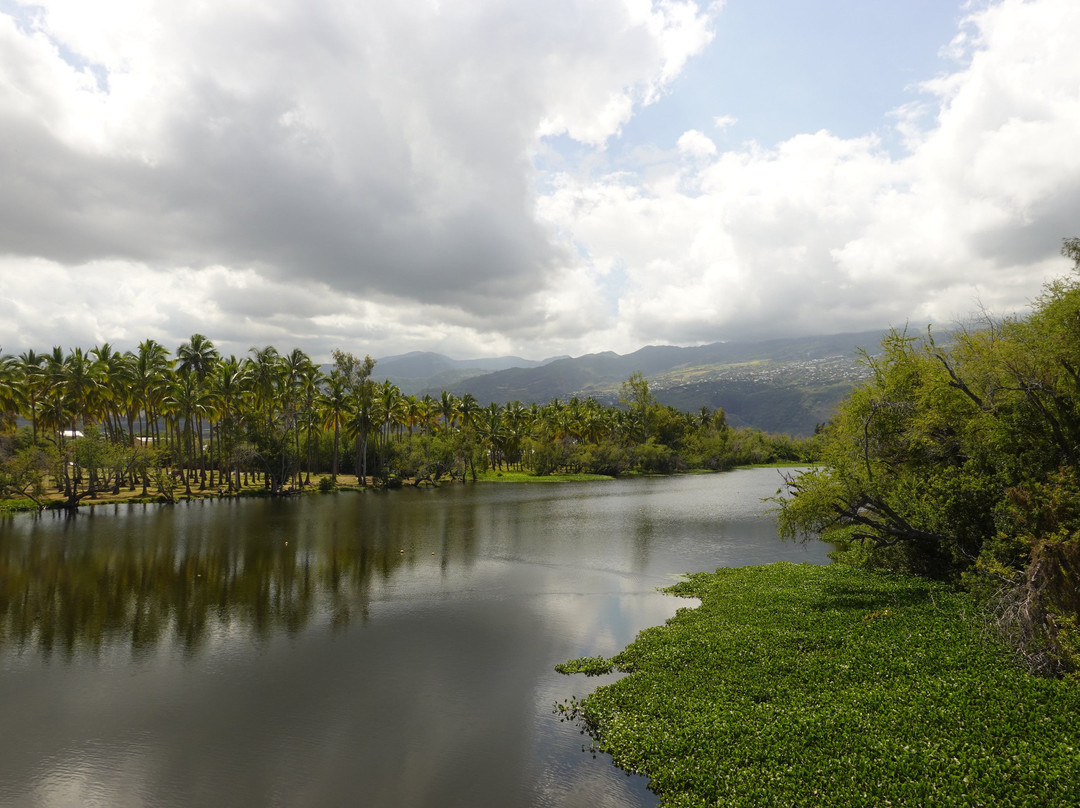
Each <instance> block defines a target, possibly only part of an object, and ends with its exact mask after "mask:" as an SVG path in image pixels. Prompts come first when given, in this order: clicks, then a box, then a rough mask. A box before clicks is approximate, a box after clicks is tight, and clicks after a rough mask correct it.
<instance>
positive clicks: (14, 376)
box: [0, 354, 23, 432]
mask: <svg viewBox="0 0 1080 808" xmlns="http://www.w3.org/2000/svg"><path fill="white" fill-rule="evenodd" d="M19 381H20V379H19V366H18V364H17V363H16V360H15V357H13V356H9V355H8V354H0V432H4V431H6V429H7V424H8V423H9V422H10V423H11V424H14V423H15V415H16V413H18V412H19V411H20V410H21V409H23V407H22V399H23V389H22V386H21V385H20V384H19Z"/></svg>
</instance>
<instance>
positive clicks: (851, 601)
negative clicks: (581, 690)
mask: <svg viewBox="0 0 1080 808" xmlns="http://www.w3.org/2000/svg"><path fill="white" fill-rule="evenodd" d="M668 591H670V592H673V593H674V594H678V595H684V596H687V597H697V598H700V599H701V601H702V602H701V606H700V607H698V608H696V609H680V610H679V612H678V613H677V614H676V616H675V617H674V618H672V619H671V620H670V621H669V622H668V623H667V625H665V626H660V627H656V628H650V629H646V630H645V631H643V632H642V633H641V634H640V635H639V636H638V639H637V640H636V641H635V642H634V643H633V644H631V645H630V646H628V647H627V648H626V649H625V650H624V651H623V652H622V653H620V654H618V655H617V656H615V657H614V658H612V659H611V660H607V661H605V660H599V659H596V658H591V659H583V660H575V661H574V662H571V663H567V665H566V666H560V670H562V671H563V672H568V673H569V672H578V671H579V670H580V672H583V673H601V672H605V671H607V670H610V669H611V668H612V667H615V668H617V669H619V670H623V671H628V672H629V673H630V675H629V676H626V677H625V678H623V679H620V680H619V681H617V682H615V683H614V684H610V685H605V686H603V687H600V688H598V689H597V690H596V691H595V692H594V693H593V694H592V695H590V696H588V697H587V698H586V699H584V700H583V701H582V702H579V703H574V704H571V705H569V706H560V709H561V710H562V711H563V712H564V713H565V714H567V715H569V716H573V717H575V718H578V719H579V720H583V721H584V724H585V726H586V728H587V729H588V730H589V731H590V734H592V736H593V737H594V739H595V746H596V747H597V748H598V749H600V750H602V751H605V752H609V753H611V755H612V756H613V758H614V761H615V763H616V764H617V765H619V766H621V767H622V768H624V769H626V770H628V771H633V772H640V773H644V774H647V775H649V777H650V778H651V781H650V787H651V788H652V789H653V791H655V792H656V793H657V794H658V795H659V796H660V797H661V804H662V805H664V806H706V805H708V806H755V808H758V807H759V806H859V807H860V808H863V807H864V806H931V805H932V806H995V808H1001V807H1002V806H1076V805H1078V804H1080V687H1078V686H1077V685H1076V684H1074V683H1070V682H1067V681H1061V680H1050V679H1038V678H1034V677H1032V676H1030V675H1028V674H1027V673H1026V672H1025V671H1024V670H1022V669H1021V668H1020V667H1019V666H1018V665H1017V664H1016V663H1015V662H1014V660H1013V658H1012V656H1011V655H1010V652H1009V651H1008V650H1007V649H1005V648H1004V647H1003V646H1002V645H1001V644H1000V643H998V642H997V641H996V640H995V639H994V637H993V636H992V635H991V634H990V633H989V632H988V630H987V629H986V628H985V626H984V624H983V622H982V618H981V617H980V614H979V612H978V610H977V609H976V607H974V606H972V605H971V601H970V600H969V599H968V598H967V597H966V596H965V595H962V594H958V593H955V592H952V591H950V590H948V589H946V588H944V587H942V586H940V585H937V584H934V583H930V582H927V581H925V580H921V579H917V578H910V577H900V576H890V575H887V574H883V573H875V572H870V571H866V570H859V569H854V568H850V567H844V566H839V565H833V566H828V567H815V566H809V565H794V564H788V563H780V564H774V565H769V566H765V567H746V568H740V569H720V570H717V571H716V573H713V574H708V573H698V574H695V575H692V576H690V577H689V578H688V580H687V581H685V582H682V583H679V584H677V585H675V586H673V587H671V588H670V589H669V590H668Z"/></svg>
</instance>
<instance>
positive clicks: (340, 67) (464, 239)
mask: <svg viewBox="0 0 1080 808" xmlns="http://www.w3.org/2000/svg"><path fill="white" fill-rule="evenodd" d="M1078 35H1080V3H1077V2H1076V0H1027V1H1026V2H1021V0H997V1H996V2H990V1H988V0H983V1H981V2H973V1H970V0H969V1H965V2H959V1H958V0H723V1H722V2H707V0H698V1H697V2H695V1H694V0H545V1H544V2H539V0H451V1H450V2H447V1H445V0H402V1H401V2H396V3H373V2H355V0H271V1H270V2H267V0H257V1H256V0H215V2H213V3H208V2H200V1H196V0H191V1H190V2H184V3H177V2H175V0H160V1H159V0H96V2H94V3H87V2H85V0H43V2H36V3H30V2H23V0H0V134H2V136H0V350H2V351H3V352H6V353H18V352H21V351H23V350H26V349H28V348H34V349H35V350H38V351H42V350H49V349H51V347H52V346H54V345H59V346H61V347H64V348H66V349H70V348H72V347H75V346H81V347H84V348H90V347H93V346H95V345H101V344H103V343H106V342H108V343H111V344H112V346H113V347H114V348H118V349H120V350H129V349H134V348H135V347H136V346H137V345H138V343H139V342H141V341H142V340H145V339H148V338H152V339H156V340H157V341H158V342H161V343H162V344H163V345H165V346H166V347H168V348H169V349H170V350H175V348H176V346H178V345H179V344H180V343H181V342H183V341H185V340H186V339H187V338H188V337H189V336H190V335H191V334H194V333H201V334H204V335H206V336H208V337H209V338H210V339H211V340H212V341H213V342H214V343H215V345H216V346H217V347H218V349H219V350H220V351H221V352H222V353H224V354H229V353H235V354H236V355H238V356H240V355H244V354H245V353H247V352H248V350H249V349H250V348H252V347H256V346H257V347H261V346H264V345H274V346H276V347H277V348H278V349H279V350H282V351H289V350H292V349H293V348H301V349H303V350H305V351H307V352H308V353H309V354H310V355H311V356H312V357H313V358H315V359H316V360H319V361H324V360H326V359H327V358H328V357H329V355H330V351H331V350H332V349H334V348H340V349H342V350H347V351H352V352H353V353H356V354H359V355H363V354H370V355H372V356H374V357H379V356H388V355H391V354H400V353H405V352H407V351H413V350H431V351H437V352H441V353H445V354H449V355H451V356H454V357H458V358H472V357H479V356H500V355H516V356H522V357H526V358H530V359H540V358H544V357H547V356H554V355H563V354H570V355H574V356H577V355H581V354H584V353H590V352H596V351H604V350H613V351H617V352H619V353H627V352H630V351H633V350H636V349H638V348H640V347H642V346H644V345H650V344H651V345H657V344H669V345H694V344H703V343H710V342H717V341H722V340H723V341H729V340H756V339H762V338H771V337H778V336H800V335H808V334H831V333H840V332H849V331H860V330H867V329H874V328H886V327H889V326H896V327H903V326H905V325H908V326H909V327H912V328H915V329H918V330H920V331H921V330H922V329H923V328H925V327H926V325H927V324H930V323H933V324H934V325H935V327H938V328H947V327H948V326H950V325H951V324H953V323H955V322H957V321H960V320H964V319H966V318H968V317H969V316H970V315H971V314H972V313H974V312H979V311H982V312H990V313H992V314H1009V313H1013V312H1023V311H1024V310H1025V309H1026V308H1027V307H1028V306H1029V305H1030V303H1031V302H1032V301H1033V300H1034V299H1035V298H1036V297H1037V296H1038V295H1039V293H1040V289H1041V287H1042V284H1044V283H1045V282H1046V281H1047V280H1048V279H1050V278H1053V277H1057V276H1061V275H1064V274H1067V273H1068V272H1069V271H1070V264H1069V262H1067V261H1066V260H1065V259H1064V258H1062V257H1061V255H1060V248H1061V242H1062V239H1063V238H1065V237H1070V236H1077V235H1080V59H1078V58H1077V57H1076V47H1075V42H1076V40H1077V37H1078Z"/></svg>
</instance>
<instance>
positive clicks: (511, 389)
mask: <svg viewBox="0 0 1080 808" xmlns="http://www.w3.org/2000/svg"><path fill="white" fill-rule="evenodd" d="M883 334H884V331H863V332H859V333H853V334H832V335H828V336H814V337H800V338H781V339H771V340H764V341H759V342H716V343H712V344H710V345H701V346H697V347H689V348H680V347H675V346H670V345H661V346H655V345H651V346H648V347H645V348H642V349H640V350H638V351H634V352H633V353H630V354H616V353H613V352H610V351H607V352H604V353H595V354H586V355H584V356H579V357H552V358H549V359H544V360H540V361H536V360H528V359H522V358H520V357H513V356H505V357H495V358H487V359H469V360H461V359H451V358H450V357H447V356H443V355H441V354H436V353H423V352H413V353H408V354H402V355H399V356H388V357H383V358H381V359H379V360H378V361H377V363H376V366H375V373H374V374H373V375H374V377H375V378H376V379H379V380H382V379H389V380H390V381H392V382H393V383H394V384H396V385H397V386H398V387H399V388H400V389H401V391H402V392H403V393H406V394H412V395H424V394H430V395H433V396H436V397H437V396H438V395H439V394H440V393H441V392H442V391H443V390H447V391H449V392H451V393H453V394H454V395H456V396H461V395H464V394H465V393H471V394H472V395H473V396H475V397H476V399H477V400H478V401H479V402H480V403H481V405H485V404H487V403H488V402H491V401H494V402H497V403H499V404H506V403H509V402H510V401H515V400H516V401H521V402H523V403H526V404H528V403H532V402H537V403H541V404H543V403H546V402H548V401H551V400H552V399H554V398H558V399H561V400H566V399H569V398H571V397H573V396H578V397H582V398H583V397H586V396H592V397H593V398H595V399H597V400H598V401H601V402H605V403H613V402H615V401H617V400H618V395H619V387H620V385H621V384H622V382H624V381H626V379H628V378H629V377H630V376H631V375H632V374H633V373H641V374H642V375H643V376H645V378H647V379H648V380H649V387H650V389H651V391H652V392H653V394H654V395H655V396H656V399H657V400H658V401H660V402H661V403H662V404H670V405H671V406H674V407H677V408H678V409H680V410H688V411H693V412H696V411H698V410H700V409H701V408H702V407H709V408H710V409H716V408H718V407H719V408H723V410H724V411H725V413H726V414H727V420H728V423H729V424H731V425H732V426H751V427H755V428H758V429H763V430H765V431H767V432H785V433H788V434H791V435H808V434H811V433H812V432H813V431H814V429H815V427H816V426H817V425H818V424H821V423H823V422H825V421H827V420H828V419H829V417H830V416H831V414H832V412H833V409H834V408H835V406H836V404H837V403H838V402H839V401H841V400H842V399H844V398H845V397H846V396H847V395H848V393H849V392H850V391H851V389H852V387H854V385H855V384H857V383H858V382H859V381H860V380H862V379H864V378H866V376H867V375H868V369H867V367H866V366H865V364H863V363H862V362H861V361H860V353H859V352H860V350H865V351H867V352H868V353H870V354H873V353H874V352H876V350H877V347H878V344H879V343H880V341H881V337H882V335H883Z"/></svg>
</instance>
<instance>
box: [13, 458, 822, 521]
mask: <svg viewBox="0 0 1080 808" xmlns="http://www.w3.org/2000/svg"><path fill="white" fill-rule="evenodd" d="M798 465H799V464H790V463H780V464H762V465H758V466H740V467H738V468H794V467H797V466H798ZM801 465H805V464H801ZM731 470H732V471H734V470H735V469H731ZM717 473H718V472H715V471H711V470H709V469H690V470H688V471H684V472H680V474H717ZM666 476H672V475H663V474H643V473H630V474H624V475H623V477H666ZM324 478H325V483H324ZM329 479H330V475H329V474H322V475H312V477H311V484H310V485H306V486H304V487H303V488H298V489H287V490H286V491H285V495H287V496H293V495H300V494H314V493H327V492H329V491H364V490H366V489H369V488H372V487H374V486H375V480H374V479H373V478H371V477H368V478H367V485H366V486H361V485H360V482H359V478H358V477H356V476H355V475H350V474H339V475H338V482H337V485H336V486H335V487H333V488H329V487H324V485H325V486H328V485H329ZM614 479H616V478H615V477H611V476H608V475H606V474H584V473H577V474H571V473H558V472H555V473H552V474H546V475H536V474H533V473H531V472H528V471H508V470H503V471H498V470H494V469H489V470H488V471H485V472H481V473H480V474H478V475H477V480H476V481H477V482H481V483H537V484H550V483H578V482H599V481H610V480H614ZM453 482H460V481H452V480H450V479H444V480H442V481H441V482H440V483H439V485H450V484H453ZM470 482H471V480H470ZM401 484H405V485H411V484H412V482H411V481H404V482H402V483H401ZM50 489H51V490H49V491H48V493H46V494H45V495H44V496H43V497H41V501H42V502H43V503H44V504H45V507H46V508H47V509H50V508H62V507H63V505H64V499H65V498H64V495H63V493H62V492H60V491H57V490H56V489H55V486H50ZM268 495H269V490H268V489H267V488H266V487H265V485H261V484H259V483H258V482H253V483H252V484H251V485H248V486H246V487H244V488H243V489H241V490H239V491H233V492H232V493H229V492H228V491H227V490H225V488H224V487H223V486H220V485H215V486H209V487H207V488H205V489H203V490H199V488H198V486H197V485H196V486H193V487H192V489H191V494H190V495H189V494H187V493H184V492H183V491H180V490H178V491H174V492H173V500H172V501H175V502H186V501H191V500H199V499H222V498H224V497H260V496H268ZM169 501H170V500H169V498H168V497H166V496H165V495H163V494H161V493H156V492H150V493H148V495H147V496H142V492H141V489H137V490H135V491H129V490H128V489H127V488H123V489H121V490H120V491H119V492H117V493H113V492H112V491H99V492H98V494H97V496H96V497H93V498H91V497H87V498H85V499H83V500H82V501H81V502H80V503H79V507H80V508H93V507H95V506H98V505H117V504H141V503H159V504H167V503H168V502H169ZM38 510H40V507H39V506H38V504H37V503H35V502H34V501H33V500H30V499H26V498H20V497H9V498H6V499H0V514H2V513H18V512H24V511H25V512H33V511H38Z"/></svg>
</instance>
